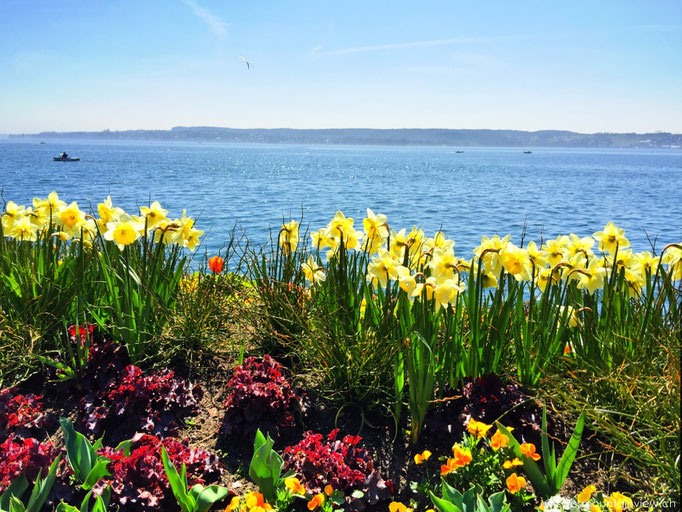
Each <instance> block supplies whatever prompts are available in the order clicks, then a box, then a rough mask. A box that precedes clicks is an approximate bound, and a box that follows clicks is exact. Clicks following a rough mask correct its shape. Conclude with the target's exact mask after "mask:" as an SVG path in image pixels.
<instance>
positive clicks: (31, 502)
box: [0, 456, 61, 512]
mask: <svg viewBox="0 0 682 512" xmlns="http://www.w3.org/2000/svg"><path fill="white" fill-rule="evenodd" d="M60 459H61V456H59V457H57V458H56V459H55V460H54V461H53V462H52V465H51V466H50V470H49V471H48V473H47V476H46V477H45V478H44V479H41V478H40V476H41V472H42V470H41V471H39V472H38V477H37V478H36V482H35V484H34V485H33V490H32V491H31V495H30V496H29V498H28V502H27V503H26V505H24V503H23V502H22V501H21V498H22V496H23V494H24V492H25V491H26V489H28V482H27V481H26V478H25V477H24V475H20V476H19V477H17V478H15V479H14V480H13V481H12V483H11V484H10V485H9V487H8V488H7V489H5V492H3V493H2V495H0V512H39V511H40V510H41V509H42V507H43V504H44V503H45V500H47V497H48V495H49V494H50V491H51V490H52V486H53V485H54V480H55V478H56V476H57V466H58V465H59V460H60Z"/></svg>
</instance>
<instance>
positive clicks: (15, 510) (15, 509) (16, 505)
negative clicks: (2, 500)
mask: <svg viewBox="0 0 682 512" xmlns="http://www.w3.org/2000/svg"><path fill="white" fill-rule="evenodd" d="M9 512H26V508H25V507H24V504H23V503H22V502H21V500H20V499H19V498H17V497H16V496H10V497H9Z"/></svg>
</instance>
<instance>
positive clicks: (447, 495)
mask: <svg viewBox="0 0 682 512" xmlns="http://www.w3.org/2000/svg"><path fill="white" fill-rule="evenodd" d="M440 481H441V493H442V494H443V499H444V500H447V501H449V502H450V503H454V504H455V505H457V507H458V508H463V507H464V500H463V496H462V493H461V492H459V491H458V490H457V489H455V488H454V487H452V486H451V485H449V484H448V483H447V482H446V481H445V478H443V477H441V479H440Z"/></svg>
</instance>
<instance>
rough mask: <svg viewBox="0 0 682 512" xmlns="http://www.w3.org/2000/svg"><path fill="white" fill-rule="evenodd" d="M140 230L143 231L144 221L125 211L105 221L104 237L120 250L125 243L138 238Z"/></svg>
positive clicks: (128, 243) (127, 243)
mask: <svg viewBox="0 0 682 512" xmlns="http://www.w3.org/2000/svg"><path fill="white" fill-rule="evenodd" d="M142 231H144V222H142V221H140V219H139V217H131V216H130V215H128V214H127V213H126V214H123V215H121V216H120V217H119V218H118V219H116V220H113V221H112V222H109V223H107V231H106V232H105V233H104V239H105V240H109V241H113V242H114V243H115V244H116V245H117V246H118V248H119V249H120V250H121V251H122V250H123V248H124V247H125V246H126V245H130V244H132V243H133V242H135V240H137V239H138V238H140V234H141V232H142Z"/></svg>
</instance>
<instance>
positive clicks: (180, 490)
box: [161, 446, 196, 512]
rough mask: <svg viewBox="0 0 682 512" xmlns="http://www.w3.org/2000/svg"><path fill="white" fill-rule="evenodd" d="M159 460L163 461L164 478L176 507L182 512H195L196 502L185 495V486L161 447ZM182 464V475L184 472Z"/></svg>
mask: <svg viewBox="0 0 682 512" xmlns="http://www.w3.org/2000/svg"><path fill="white" fill-rule="evenodd" d="M161 460H162V461H163V467H164V469H165V470H166V477H167V478H168V483H169V484H170V487H171V490H172V491H173V495H174V496H175V499H176V501H177V502H178V505H180V508H181V509H182V512H195V511H196V501H195V500H194V498H193V497H192V496H190V495H188V494H187V485H186V483H185V482H183V481H182V480H181V478H180V475H179V474H178V471H177V469H175V466H174V465H173V463H172V462H171V461H170V459H169V458H168V453H167V452H166V449H165V448H164V447H163V446H162V447H161ZM184 466H185V465H184V464H183V470H182V471H183V473H184V472H185V469H184Z"/></svg>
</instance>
